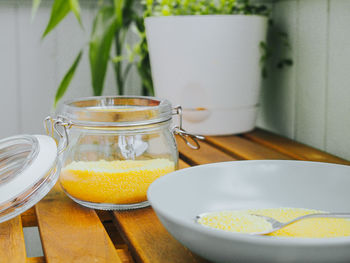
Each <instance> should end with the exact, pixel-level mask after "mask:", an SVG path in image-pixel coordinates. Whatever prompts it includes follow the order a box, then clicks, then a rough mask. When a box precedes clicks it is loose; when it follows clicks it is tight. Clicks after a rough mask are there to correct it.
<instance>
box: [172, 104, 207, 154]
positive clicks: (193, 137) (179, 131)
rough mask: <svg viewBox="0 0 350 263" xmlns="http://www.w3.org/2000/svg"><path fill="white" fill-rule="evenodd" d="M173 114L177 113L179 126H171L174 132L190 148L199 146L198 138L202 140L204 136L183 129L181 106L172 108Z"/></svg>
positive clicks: (195, 148)
mask: <svg viewBox="0 0 350 263" xmlns="http://www.w3.org/2000/svg"><path fill="white" fill-rule="evenodd" d="M173 115H179V124H180V125H179V126H175V127H174V128H173V132H174V134H177V135H179V136H180V137H181V139H183V140H184V142H185V143H186V144H187V145H188V146H189V147H190V148H192V149H194V150H198V149H199V148H200V147H201V146H200V145H199V143H198V140H204V139H205V137H204V136H202V135H196V134H192V133H189V132H187V131H186V130H185V129H183V128H182V107H181V106H176V107H175V108H174V112H173ZM189 139H190V140H191V141H192V142H194V145H193V144H192V143H191V142H190V141H189Z"/></svg>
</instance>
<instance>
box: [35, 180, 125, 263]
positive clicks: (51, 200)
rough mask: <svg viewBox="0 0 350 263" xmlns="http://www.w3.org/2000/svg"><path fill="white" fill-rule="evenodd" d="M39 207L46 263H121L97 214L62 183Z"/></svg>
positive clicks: (38, 214)
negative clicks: (65, 190)
mask: <svg viewBox="0 0 350 263" xmlns="http://www.w3.org/2000/svg"><path fill="white" fill-rule="evenodd" d="M35 208H36V214H37V218H38V226H39V230H40V236H41V241H42V244H43V249H44V254H45V257H46V262H48V263H51V262H73V261H74V262H84V263H86V262H121V260H120V258H119V256H118V254H117V251H116V249H115V248H114V245H113V243H112V241H111V240H110V238H109V236H108V234H107V233H106V231H105V229H104V227H103V225H102V223H101V221H100V220H99V218H98V216H97V214H96V213H95V211H94V210H92V209H88V208H84V207H82V206H79V205H78V204H76V203H74V202H73V201H72V200H70V199H69V198H68V197H67V196H66V195H65V194H64V193H63V191H62V190H61V188H60V187H59V185H58V184H57V185H56V186H55V187H54V189H53V190H52V191H51V192H50V193H49V194H48V195H47V196H46V197H45V198H44V199H43V200H42V201H40V202H39V203H38V204H37V205H36V207H35Z"/></svg>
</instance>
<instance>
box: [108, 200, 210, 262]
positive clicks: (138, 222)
mask: <svg viewBox="0 0 350 263" xmlns="http://www.w3.org/2000/svg"><path fill="white" fill-rule="evenodd" d="M114 215H115V218H116V225H117V226H118V228H119V229H120V231H121V233H122V234H123V235H124V237H125V239H126V240H127V243H128V245H129V248H130V250H131V252H132V254H133V255H134V258H135V259H136V261H137V262H144V263H187V262H191V263H195V262H198V263H199V262H207V261H205V260H204V259H200V258H199V257H197V256H194V255H193V254H192V253H191V252H190V251H189V250H187V249H186V248H185V247H183V246H182V245H181V244H180V243H179V242H177V241H176V240H175V239H174V238H173V237H172V236H171V235H170V234H169V233H168V232H167V231H166V229H165V228H164V227H163V226H162V225H161V223H160V221H159V220H158V218H157V216H156V214H155V213H154V211H153V209H152V208H151V207H148V208H144V209H138V210H131V211H122V212H114Z"/></svg>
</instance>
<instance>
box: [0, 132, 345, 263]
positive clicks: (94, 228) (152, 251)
mask: <svg viewBox="0 0 350 263" xmlns="http://www.w3.org/2000/svg"><path fill="white" fill-rule="evenodd" d="M177 142H178V148H179V152H180V160H179V168H180V169H183V168H188V167H190V166H193V165H200V164H207V163H213V162H223V161H233V160H257V159H285V160H288V159H297V160H308V161H321V162H333V163H339V164H348V165H349V164H350V162H349V161H346V160H343V159H341V158H338V157H336V156H333V155H330V154H328V153H325V152H323V151H319V150H317V149H314V148H311V147H308V146H306V145H304V144H301V143H297V142H294V141H292V140H290V139H287V138H284V137H281V136H278V135H275V134H272V133H270V132H266V131H263V130H260V129H257V130H255V131H253V132H249V133H246V134H242V135H239V136H220V137H219V136H209V137H207V138H206V141H204V142H201V143H200V144H201V149H200V150H198V151H197V150H192V149H190V148H189V147H188V146H187V145H186V144H185V143H184V142H183V141H182V140H181V139H179V138H177ZM26 226H38V227H39V231H40V236H41V241H42V244H43V250H44V254H45V256H44V257H34V258H27V257H26V252H25V243H24V238H23V230H22V228H23V227H26ZM3 262H4V263H7V262H9V263H12V262H14V263H17V262H19V263H21V262H28V263H44V262H48V263H51V262H64V263H65V262H84V263H85V262H87V263H89V262H117V263H118V262H122V263H134V262H144V263H168V262H169V263H204V262H207V261H206V260H204V259H202V258H200V257H198V256H196V255H194V254H192V253H191V252H190V251H189V250H187V249H186V248H185V247H183V246H182V245H181V244H180V243H179V242H177V241H176V240H175V239H174V238H173V237H172V236H171V235H170V234H169V233H168V232H167V231H166V229H165V228H164V227H163V226H162V224H161V223H160V221H159V220H158V218H157V216H156V214H155V213H154V211H153V209H152V208H150V207H148V208H145V209H138V210H132V211H123V212H121V211H116V212H98V213H96V212H95V211H94V210H92V209H88V208H84V207H82V206H80V205H78V204H76V203H74V202H73V201H72V200H70V199H69V198H68V197H67V196H66V195H65V194H64V193H63V191H62V189H61V188H60V187H59V185H56V186H55V188H54V189H53V190H52V191H51V192H50V193H49V194H48V195H47V196H46V197H45V198H44V199H43V200H42V201H40V202H39V203H38V204H37V205H36V206H35V209H29V210H28V211H26V212H25V213H23V214H22V215H21V216H20V217H16V218H14V219H12V220H9V221H7V222H5V223H1V224H0V263H3Z"/></svg>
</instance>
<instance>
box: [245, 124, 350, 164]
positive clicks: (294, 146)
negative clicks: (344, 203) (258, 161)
mask: <svg viewBox="0 0 350 263" xmlns="http://www.w3.org/2000/svg"><path fill="white" fill-rule="evenodd" d="M243 136H244V137H245V138H248V139H250V140H252V141H254V142H256V143H259V144H261V145H264V146H267V147H269V148H271V149H274V150H276V151H279V152H281V153H283V154H285V155H288V156H290V157H292V158H294V159H297V160H305V161H316V162H329V163H338V164H345V165H350V162H349V161H346V160H344V159H341V158H339V157H336V156H334V155H331V154H329V153H326V152H323V151H320V150H317V149H315V148H311V147H309V146H307V145H305V144H302V143H298V142H295V141H293V140H290V139H288V138H285V137H282V136H279V135H276V134H273V133H270V132H267V131H264V130H261V129H256V130H254V131H252V132H249V133H246V134H244V135H243Z"/></svg>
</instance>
